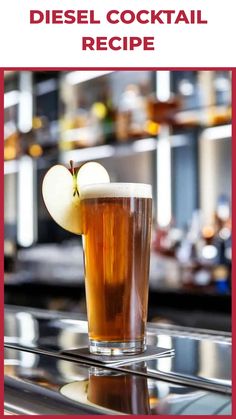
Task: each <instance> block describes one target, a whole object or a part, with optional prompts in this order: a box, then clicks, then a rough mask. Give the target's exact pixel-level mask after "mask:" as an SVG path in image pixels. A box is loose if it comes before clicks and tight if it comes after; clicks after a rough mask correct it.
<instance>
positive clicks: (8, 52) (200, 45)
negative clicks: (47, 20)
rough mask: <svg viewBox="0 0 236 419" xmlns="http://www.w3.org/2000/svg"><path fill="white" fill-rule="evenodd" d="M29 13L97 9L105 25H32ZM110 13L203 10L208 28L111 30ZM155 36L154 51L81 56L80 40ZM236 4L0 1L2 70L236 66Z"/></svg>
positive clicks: (227, 0) (204, 0)
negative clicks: (109, 11) (15, 68)
mask: <svg viewBox="0 0 236 419" xmlns="http://www.w3.org/2000/svg"><path fill="white" fill-rule="evenodd" d="M30 9H40V10H45V9H63V10H66V9H83V10H84V9H89V10H91V9H95V11H96V16H97V17H98V18H100V19H101V21H102V24H101V25H77V24H73V25H45V24H39V25H30V23H29V10H30ZM110 9H118V10H124V9H133V10H140V9H148V10H151V9H155V10H157V11H158V10H160V9H175V10H180V9H185V10H191V9H201V10H202V15H203V17H204V18H206V19H207V20H208V22H209V23H208V24H207V25H184V24H179V25H160V24H156V25H151V24H148V25H140V24H138V23H136V24H135V23H133V24H131V25H125V24H122V23H120V24H118V25H110V24H108V23H107V22H106V18H105V16H106V12H107V11H108V10H110ZM116 35H117V36H132V35H133V36H155V39H156V40H155V46H156V50H155V51H143V50H142V49H137V50H136V51H82V50H81V37H82V36H94V37H95V36H110V37H111V36H116ZM235 39H236V0H224V1H221V0H129V1H127V0H1V2H0V66H2V67H27V66H28V67H236V52H235V46H234V45H235Z"/></svg>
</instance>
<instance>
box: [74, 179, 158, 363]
mask: <svg viewBox="0 0 236 419" xmlns="http://www.w3.org/2000/svg"><path fill="white" fill-rule="evenodd" d="M81 206H82V213H83V219H84V237H83V240H84V261H85V283H86V299H87V312H88V325H89V338H90V352H93V353H103V354H104V355H105V354H106V355H118V354H121V355H122V354H123V353H129V352H130V353H138V352H142V351H143V350H145V326H146V319H147V298H148V272H149V253H150V229H151V210H152V199H151V187H150V185H144V184H131V183H110V184H102V185H89V186H85V187H84V188H83V189H82V191H81Z"/></svg>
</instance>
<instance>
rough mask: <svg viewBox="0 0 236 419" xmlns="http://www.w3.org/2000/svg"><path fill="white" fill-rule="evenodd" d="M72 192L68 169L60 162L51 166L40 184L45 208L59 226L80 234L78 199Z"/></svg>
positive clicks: (70, 176)
mask: <svg viewBox="0 0 236 419" xmlns="http://www.w3.org/2000/svg"><path fill="white" fill-rule="evenodd" d="M73 193H74V182H73V176H72V174H71V173H70V171H69V169H67V168H66V167H65V166H62V165H60V164H58V165H55V166H53V167H51V169H49V170H48V172H47V173H46V175H45V177H44V180H43V184H42V194H43V199H44V202H45V205H46V207H47V210H48V212H49V214H50V215H51V217H52V218H53V219H54V221H55V222H56V223H57V224H58V225H59V226H60V227H62V228H64V229H65V230H67V231H69V232H71V233H74V234H82V220H81V209H80V199H79V197H78V195H77V194H76V195H75V196H73Z"/></svg>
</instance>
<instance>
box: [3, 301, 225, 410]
mask: <svg viewBox="0 0 236 419" xmlns="http://www.w3.org/2000/svg"><path fill="white" fill-rule="evenodd" d="M147 343H148V344H150V345H154V346H160V347H163V348H166V349H174V351H175V352H174V355H169V356H163V357H159V358H155V359H151V360H145V361H139V362H135V363H132V362H129V361H127V363H126V364H124V365H119V366H117V365H111V364H109V365H105V366H103V365H101V364H99V363H96V362H95V361H92V360H88V359H87V360H85V359H82V358H78V359H77V360H76V361H75V360H74V359H73V358H72V357H71V356H70V355H68V354H65V353H62V351H65V350H67V349H73V348H80V347H84V346H86V345H87V344H88V335H87V321H86V318H85V317H84V316H83V315H79V314H75V313H73V314H72V313H64V312H63V313H62V312H55V311H54V312H53V311H47V310H40V309H32V308H25V307H17V306H6V308H5V344H4V345H5V360H4V364H5V365H4V375H5V404H4V408H5V414H20V415H22V414H24V415H35V414H41V415H50V414H57V415H60V414H71V415H81V414H91V415H96V414H105V415H107V414H109V415H110V414H112V415H118V414H138V415H149V414H150V415H218V414H219V415H230V414H231V334H230V333H227V332H216V331H210V330H205V329H204V330H203V329H195V328H194V329H193V328H185V327H180V326H172V325H171V326H170V325H166V324H160V323H158V324H154V323H149V324H148V327H147Z"/></svg>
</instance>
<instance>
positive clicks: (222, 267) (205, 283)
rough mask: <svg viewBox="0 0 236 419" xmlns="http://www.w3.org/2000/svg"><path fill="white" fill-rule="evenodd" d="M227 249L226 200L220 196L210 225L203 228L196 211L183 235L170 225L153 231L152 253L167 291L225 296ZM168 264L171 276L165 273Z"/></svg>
mask: <svg viewBox="0 0 236 419" xmlns="http://www.w3.org/2000/svg"><path fill="white" fill-rule="evenodd" d="M231 247H232V243H231V219H230V204H229V199H228V198H227V197H226V196H224V195H222V196H220V197H219V199H218V202H217V205H216V211H215V214H214V222H213V223H212V224H209V225H203V222H202V214H201V211H200V210H196V211H194V213H193V216H192V220H191V223H190V225H189V226H188V227H187V228H186V229H185V231H181V230H179V229H176V228H175V227H174V226H173V225H169V226H168V227H166V228H164V229H163V228H157V229H156V231H155V233H154V240H153V250H154V252H155V253H156V254H158V257H159V261H158V263H159V266H161V275H162V276H163V275H165V278H164V281H163V278H162V281H160V282H161V283H162V285H163V284H164V286H167V287H168V288H170V287H172V288H173V286H175V287H176V288H183V289H191V290H197V289H200V288H201V289H204V290H205V291H209V292H216V293H221V294H224V293H228V292H230V288H231V286H230V274H231V253H232V250H231ZM160 258H161V259H160ZM160 260H161V261H162V264H161V265H160ZM170 261H171V262H172V261H175V263H172V274H171V275H170V273H169V269H168V266H169V262H170ZM173 272H174V273H173ZM158 274H159V272H156V275H158ZM171 278H172V279H171ZM173 278H175V279H174V280H173Z"/></svg>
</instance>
